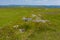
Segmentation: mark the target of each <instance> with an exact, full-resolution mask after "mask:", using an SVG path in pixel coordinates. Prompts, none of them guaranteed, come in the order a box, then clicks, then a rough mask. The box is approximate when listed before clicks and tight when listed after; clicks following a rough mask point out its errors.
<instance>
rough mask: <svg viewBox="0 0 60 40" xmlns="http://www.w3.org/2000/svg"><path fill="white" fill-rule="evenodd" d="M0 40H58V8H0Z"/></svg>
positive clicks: (59, 16) (59, 14)
mask: <svg viewBox="0 0 60 40" xmlns="http://www.w3.org/2000/svg"><path fill="white" fill-rule="evenodd" d="M32 15H33V16H37V17H32ZM23 17H26V18H32V20H31V21H24V20H23ZM35 19H37V20H38V21H39V20H48V21H47V22H43V23H42V22H36V21H35V22H33V20H35ZM0 40H60V8H0Z"/></svg>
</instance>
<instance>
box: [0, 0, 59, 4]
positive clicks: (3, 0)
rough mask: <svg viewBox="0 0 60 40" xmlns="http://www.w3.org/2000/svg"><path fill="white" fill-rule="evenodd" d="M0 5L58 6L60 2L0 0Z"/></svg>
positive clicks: (49, 0)
mask: <svg viewBox="0 0 60 40" xmlns="http://www.w3.org/2000/svg"><path fill="white" fill-rule="evenodd" d="M0 5H60V0H0Z"/></svg>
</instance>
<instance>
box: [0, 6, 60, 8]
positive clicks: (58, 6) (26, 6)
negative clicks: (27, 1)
mask: <svg viewBox="0 0 60 40" xmlns="http://www.w3.org/2000/svg"><path fill="white" fill-rule="evenodd" d="M5 7H42V8H60V6H56V5H0V8H5Z"/></svg>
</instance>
